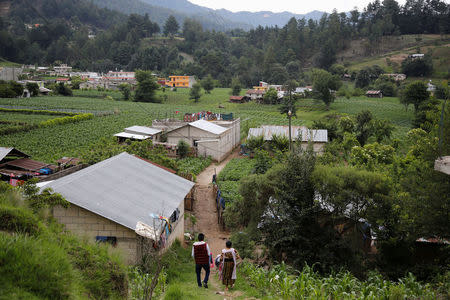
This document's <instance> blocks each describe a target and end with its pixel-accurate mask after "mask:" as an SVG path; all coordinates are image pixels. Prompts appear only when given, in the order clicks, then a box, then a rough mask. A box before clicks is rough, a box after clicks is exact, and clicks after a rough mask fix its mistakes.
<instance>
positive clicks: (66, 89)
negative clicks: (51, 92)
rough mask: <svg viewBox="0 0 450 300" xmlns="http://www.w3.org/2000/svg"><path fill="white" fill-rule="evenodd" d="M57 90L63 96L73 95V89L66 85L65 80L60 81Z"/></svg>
mask: <svg viewBox="0 0 450 300" xmlns="http://www.w3.org/2000/svg"><path fill="white" fill-rule="evenodd" d="M55 92H56V93H57V94H59V95H63V96H72V94H73V93H72V89H71V88H70V87H68V86H67V85H65V84H64V83H63V82H60V83H58V84H57V85H56V87H55Z"/></svg>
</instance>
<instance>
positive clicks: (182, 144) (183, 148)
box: [177, 140, 191, 158]
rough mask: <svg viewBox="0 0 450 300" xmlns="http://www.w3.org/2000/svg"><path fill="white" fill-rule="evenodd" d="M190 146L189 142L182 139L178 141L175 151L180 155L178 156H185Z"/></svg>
mask: <svg viewBox="0 0 450 300" xmlns="http://www.w3.org/2000/svg"><path fill="white" fill-rule="evenodd" d="M190 148H191V147H190V146H189V144H188V143H187V142H186V141H184V140H180V141H178V144H177V149H178V150H177V152H178V155H179V156H180V158H184V157H186V156H187V155H188V154H189V151H190Z"/></svg>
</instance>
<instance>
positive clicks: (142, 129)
mask: <svg viewBox="0 0 450 300" xmlns="http://www.w3.org/2000/svg"><path fill="white" fill-rule="evenodd" d="M124 131H125V132H128V133H135V134H141V135H155V134H158V133H160V132H161V129H158V128H152V127H147V126H137V125H135V126H131V127H128V128H125V130H124Z"/></svg>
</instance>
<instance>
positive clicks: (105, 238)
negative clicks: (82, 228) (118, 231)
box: [95, 236, 117, 247]
mask: <svg viewBox="0 0 450 300" xmlns="http://www.w3.org/2000/svg"><path fill="white" fill-rule="evenodd" d="M95 240H96V241H97V243H109V244H111V245H112V246H114V247H115V246H116V245H117V238H116V237H115V236H96V237H95Z"/></svg>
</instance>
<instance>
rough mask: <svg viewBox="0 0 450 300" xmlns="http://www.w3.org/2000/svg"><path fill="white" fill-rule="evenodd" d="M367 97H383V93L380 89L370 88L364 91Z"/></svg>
mask: <svg viewBox="0 0 450 300" xmlns="http://www.w3.org/2000/svg"><path fill="white" fill-rule="evenodd" d="M366 96H367V97H369V98H383V93H382V92H381V91H380V90H370V91H367V92H366Z"/></svg>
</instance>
